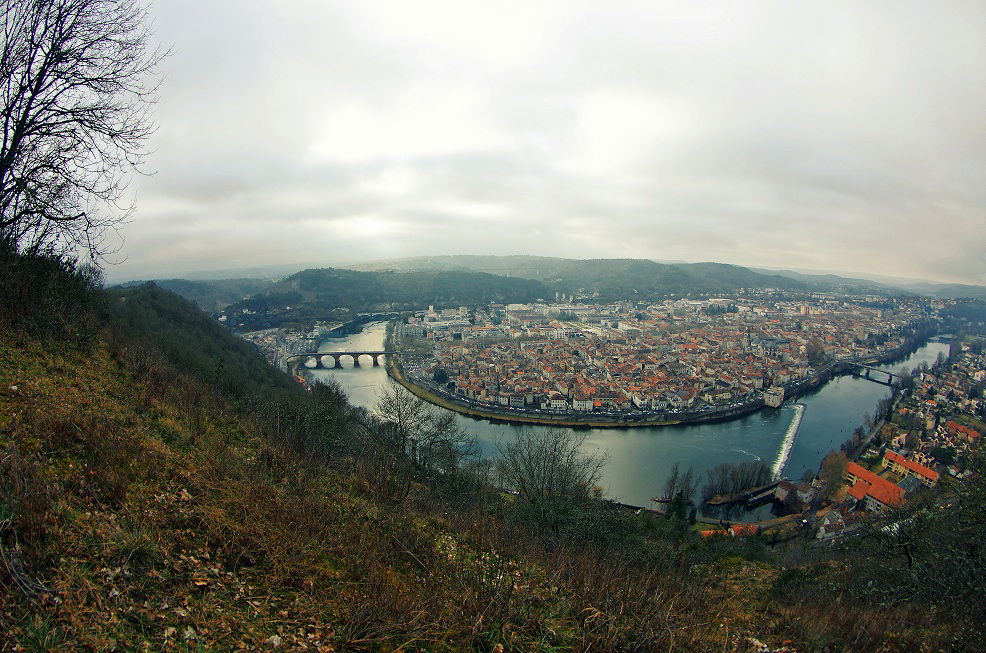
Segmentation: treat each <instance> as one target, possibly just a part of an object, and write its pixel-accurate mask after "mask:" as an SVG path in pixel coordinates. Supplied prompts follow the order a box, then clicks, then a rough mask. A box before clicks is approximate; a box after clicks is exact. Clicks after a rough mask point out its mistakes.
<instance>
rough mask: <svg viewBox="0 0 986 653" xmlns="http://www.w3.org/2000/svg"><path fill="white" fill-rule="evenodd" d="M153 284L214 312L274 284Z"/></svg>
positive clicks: (174, 281) (170, 281) (223, 281)
mask: <svg viewBox="0 0 986 653" xmlns="http://www.w3.org/2000/svg"><path fill="white" fill-rule="evenodd" d="M153 283H154V285H156V286H158V287H159V288H163V289H164V290H170V291H171V292H173V293H175V294H176V295H180V296H181V297H184V298H185V299H190V300H191V301H193V302H195V304H196V305H197V306H198V307H199V308H201V309H202V310H203V311H207V312H215V311H218V310H221V309H223V308H226V307H227V306H229V305H230V304H233V303H235V302H238V301H241V300H244V299H247V298H249V297H251V296H253V295H256V294H257V293H260V292H263V291H265V290H267V289H268V288H270V287H271V286H272V285H274V281H273V280H271V279H219V280H215V281H189V280H188V279H155V280H154V281H153ZM138 285H141V282H130V283H125V284H121V286H122V287H124V288H129V287H132V286H138Z"/></svg>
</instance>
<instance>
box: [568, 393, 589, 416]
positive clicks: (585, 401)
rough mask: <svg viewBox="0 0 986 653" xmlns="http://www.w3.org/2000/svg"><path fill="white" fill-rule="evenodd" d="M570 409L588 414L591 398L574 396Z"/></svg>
mask: <svg viewBox="0 0 986 653" xmlns="http://www.w3.org/2000/svg"><path fill="white" fill-rule="evenodd" d="M572 409H573V410H579V411H583V412H586V413H588V412H590V411H591V410H592V397H585V396H582V395H576V396H575V398H574V399H572Z"/></svg>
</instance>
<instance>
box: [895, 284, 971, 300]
mask: <svg viewBox="0 0 986 653" xmlns="http://www.w3.org/2000/svg"><path fill="white" fill-rule="evenodd" d="M906 288H907V289H908V290H910V291H911V292H915V293H919V294H922V295H934V296H935V297H941V298H943V299H978V300H981V301H986V286H972V285H969V284H964V283H932V282H925V283H913V284H908V285H907V286H906Z"/></svg>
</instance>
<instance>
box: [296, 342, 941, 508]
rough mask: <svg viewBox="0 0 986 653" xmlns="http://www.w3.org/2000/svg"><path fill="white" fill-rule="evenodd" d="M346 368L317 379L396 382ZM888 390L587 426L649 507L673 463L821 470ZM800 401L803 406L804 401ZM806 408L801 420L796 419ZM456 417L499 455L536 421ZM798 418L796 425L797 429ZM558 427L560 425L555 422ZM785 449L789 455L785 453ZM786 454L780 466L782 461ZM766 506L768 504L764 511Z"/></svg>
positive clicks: (626, 496)
mask: <svg viewBox="0 0 986 653" xmlns="http://www.w3.org/2000/svg"><path fill="white" fill-rule="evenodd" d="M383 345H384V324H383V323H376V324H372V325H367V326H366V327H365V329H364V330H363V331H362V332H361V333H359V334H354V335H351V336H347V337H345V338H333V339H329V340H327V341H326V342H324V343H322V346H321V347H320V349H322V350H323V351H342V350H350V351H369V350H373V351H377V350H383V349H384V346H383ZM947 349H948V345H945V344H941V343H935V342H931V343H928V344H927V345H925V346H923V347H921V348H920V349H919V350H918V351H917V352H915V353H914V354H912V355H910V356H909V357H908V358H907V360H905V361H902V362H900V363H895V364H890V365H886V366H881V367H886V369H888V370H890V371H892V372H895V373H899V372H901V371H903V370H909V369H912V368H914V367H916V366H917V365H919V364H920V363H922V362H928V363H933V362H934V361H935V358H936V357H937V356H938V353H939V352H945V351H947ZM348 364H349V361H348V360H347V361H346V365H347V366H345V367H342V368H335V369H328V370H315V371H313V372H312V374H313V375H314V376H315V378H332V379H334V380H335V381H337V382H338V383H339V384H340V385H341V386H342V388H343V390H345V392H346V393H347V394H348V395H349V397H350V400H351V401H352V402H353V403H354V404H356V405H359V406H364V407H366V408H371V409H372V408H373V407H374V406H375V405H376V404H377V402H378V401H379V400H380V394H381V393H382V392H383V391H384V390H385V389H386V388H388V387H389V386H390V384H391V383H393V381H392V380H391V379H390V377H388V376H387V373H386V371H385V370H384V368H383V367H382V366H381V367H369V366H366V367H363V368H362V369H356V370H354V369H350V368H349V367H348ZM889 393H890V389H889V388H887V387H884V386H882V385H878V384H876V383H871V382H870V381H867V380H865V379H854V378H853V377H851V376H848V375H846V376H840V377H836V378H834V379H832V380H831V381H828V382H826V383H825V384H824V385H823V386H821V387H819V388H818V389H816V390H812V391H809V392H807V393H806V394H804V395H801V397H800V398H799V399H798V403H797V404H794V405H792V404H791V403H786V404H784V406H782V407H781V408H780V409H777V410H764V411H759V412H756V413H752V414H750V415H746V416H744V417H740V418H738V419H735V420H730V421H726V422H715V423H706V424H689V425H681V426H670V427H633V428H628V429H623V430H613V429H584V430H582V431H581V433H582V434H583V435H584V436H585V438H586V439H585V443H584V444H583V447H584V450H585V451H586V452H587V453H593V452H596V453H600V454H602V453H604V452H605V453H608V455H609V458H608V460H607V462H606V465H605V466H604V467H603V477H602V479H601V484H602V485H603V489H604V492H605V494H606V496H607V497H610V498H613V499H618V500H619V501H623V502H625V503H628V504H632V505H638V506H647V505H650V497H653V496H655V494H657V493H659V492H660V489H661V488H662V487H663V484H664V481H665V479H666V478H667V476H668V474H669V473H670V471H671V466H672V465H674V463H676V462H677V463H679V465H680V466H681V468H682V469H688V468H689V467H692V468H693V469H694V471H695V474H696V475H697V476H698V477H699V478H700V479H701V482H704V481H705V476H706V472H707V471H708V470H711V469H712V468H714V467H715V466H716V465H718V464H719V463H725V462H728V463H739V462H743V461H747V460H763V461H765V462H767V463H768V465H770V467H771V469H779V470H780V473H783V474H785V475H786V476H788V477H789V478H800V477H801V475H802V474H803V473H804V471H805V470H806V469H811V470H815V469H817V468H818V464H819V463H820V462H821V460H822V458H824V457H825V455H826V454H827V453H828V452H829V451H831V450H833V449H834V450H836V451H838V449H839V446H840V445H841V444H842V443H843V442H845V440H846V439H847V438H849V437H850V436H851V435H852V432H853V430H854V429H855V428H856V427H857V426H859V425H861V424H863V423H864V420H865V416H866V415H867V414H872V413H873V409H874V407H875V406H876V403H877V402H878V401H879V400H880V399H882V398H884V397H886V396H888V395H889ZM798 404H801V405H802V406H804V407H803V408H802V407H799V405H798ZM799 415H800V419H798V420H796V419H795V418H797V417H798V416H799ZM455 416H456V417H455V419H456V422H457V423H458V424H459V425H460V426H461V427H462V428H463V430H464V431H465V432H466V433H468V434H469V435H471V436H473V437H475V444H476V449H477V452H478V453H479V455H481V456H492V455H496V451H497V445H498V444H505V443H509V442H511V441H512V440H513V439H514V438H515V437H516V436H517V434H518V433H520V432H521V431H522V430H524V429H527V428H532V427H527V426H522V425H516V424H503V423H492V422H490V421H488V420H481V419H473V418H469V417H466V416H464V415H461V414H459V413H455ZM795 421H798V425H797V427H795V428H792V426H793V425H794V423H795ZM549 428H557V427H549ZM779 454H783V455H782V456H781V455H779ZM779 459H782V461H781V462H780V464H779V467H778V460H779ZM767 509H768V507H767V506H764V508H763V510H767Z"/></svg>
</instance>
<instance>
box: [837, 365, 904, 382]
mask: <svg viewBox="0 0 986 653" xmlns="http://www.w3.org/2000/svg"><path fill="white" fill-rule="evenodd" d="M847 364H848V365H850V366H852V367H855V368H857V370H856V371H855V372H853V376H856V377H859V378H862V379H866V380H867V381H872V382H873V383H879V384H880V385H885V386H893V380H894V379H899V378H901V377H900V375H899V374H894V373H893V372H888V371H887V370H881V369H880V368H879V367H873V366H872V365H866V364H864V363H855V362H851V361H847ZM870 372H878V373H880V374H886V375H887V379H886V380H885V381H884V380H881V379H875V378H873V377H871V376H870Z"/></svg>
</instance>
